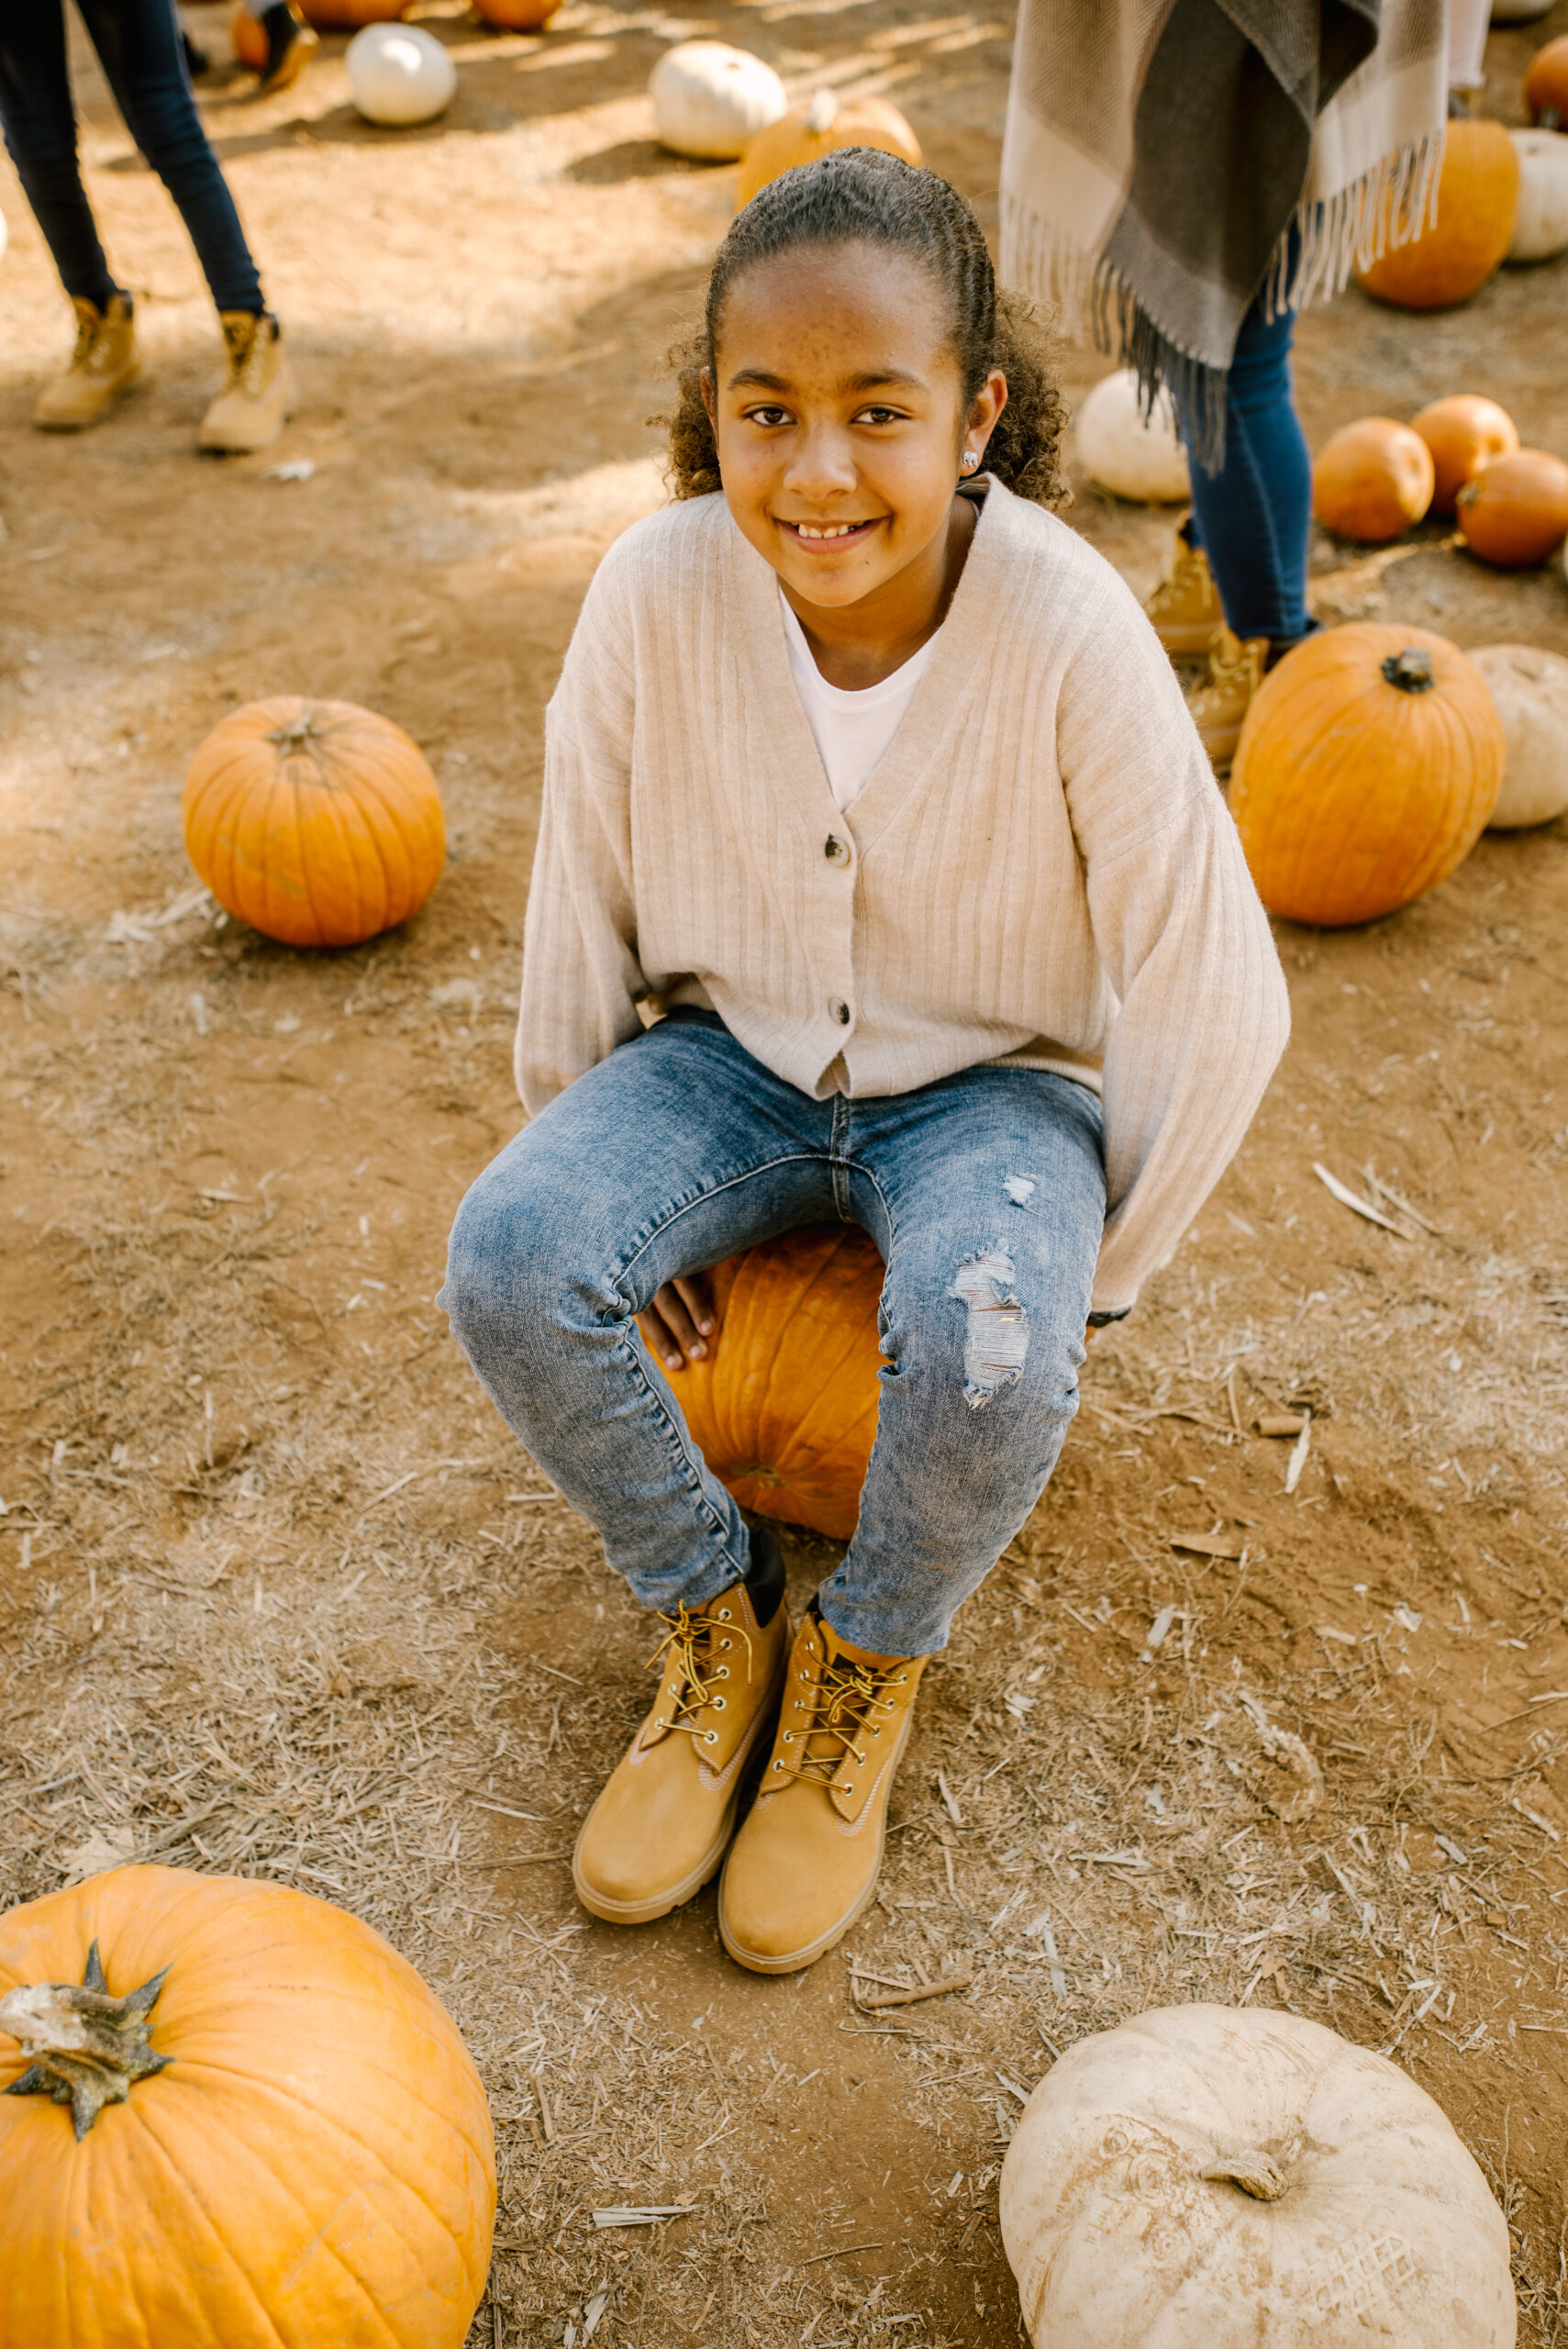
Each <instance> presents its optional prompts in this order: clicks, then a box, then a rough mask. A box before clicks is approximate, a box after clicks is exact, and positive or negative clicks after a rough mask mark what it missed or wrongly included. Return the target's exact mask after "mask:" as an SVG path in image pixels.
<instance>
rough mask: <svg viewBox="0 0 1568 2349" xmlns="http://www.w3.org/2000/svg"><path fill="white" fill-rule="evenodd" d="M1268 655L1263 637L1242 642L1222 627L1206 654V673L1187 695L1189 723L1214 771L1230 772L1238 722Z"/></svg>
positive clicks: (1239, 735) (1253, 692)
mask: <svg viewBox="0 0 1568 2349" xmlns="http://www.w3.org/2000/svg"><path fill="white" fill-rule="evenodd" d="M1268 657H1269V640H1268V638H1267V637H1266V636H1250V637H1248V638H1247V639H1246V640H1245V641H1243V640H1242V639H1241V638H1240V637H1239V636H1232V635H1231V633H1230V630H1229V629H1224V630H1223V631H1222V633H1221V635H1220V639H1219V642H1218V644H1217V645H1216V646H1215V648H1214V651H1212V652H1211V653H1210V654H1209V656H1208V674H1207V677H1206V678H1205V679H1204V682H1203V684H1202V685H1199V686H1198V687H1197V689H1196V691H1195V692H1194V693H1190V694H1189V695H1188V696H1187V707H1188V708H1189V709H1190V710H1191V711H1192V714H1193V723H1194V725H1195V727H1196V728H1197V730H1198V738H1199V740H1201V742H1202V744H1203V747H1204V749H1205V750H1206V751H1207V752H1208V755H1209V758H1210V760H1211V762H1212V763H1213V766H1214V772H1215V774H1229V771H1230V762H1231V761H1232V759H1234V757H1235V756H1236V745H1237V743H1238V742H1239V741H1240V739H1241V721H1242V720H1243V718H1245V717H1246V715H1247V712H1248V710H1249V709H1250V708H1251V702H1252V696H1253V695H1254V694H1255V693H1256V692H1257V690H1258V687H1259V686H1260V685H1262V682H1263V671H1264V668H1265V666H1266V665H1267V662H1268Z"/></svg>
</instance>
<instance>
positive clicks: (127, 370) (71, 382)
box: [33, 294, 141, 432]
mask: <svg viewBox="0 0 1568 2349" xmlns="http://www.w3.org/2000/svg"><path fill="white" fill-rule="evenodd" d="M72 309H73V310H74V311H75V313H76V348H75V350H74V351H72V354H71V364H70V365H69V366H68V367H67V368H66V369H65V370H64V371H63V373H61V374H59V375H56V376H55V378H54V380H53V382H52V383H48V384H45V385H44V387H43V389H42V391H41V392H40V393H39V395H38V398H37V399H36V400H35V401H34V403H33V422H34V423H35V424H36V425H37V426H38V428H39V431H40V432H80V431H82V430H83V428H84V427H85V426H87V425H89V424H96V423H97V421H98V418H99V417H101V416H106V415H107V414H108V412H109V410H110V408H112V407H113V406H114V405H115V403H116V401H117V400H120V399H123V398H124V396H125V395H126V393H127V392H128V391H129V389H130V387H131V385H132V384H135V383H137V382H138V381H139V379H140V375H141V353H140V351H139V350H138V349H137V342H136V305H135V304H134V303H133V302H132V300H131V298H130V295H128V294H115V295H111V296H110V297H109V306H108V308H107V309H106V310H100V309H99V308H98V306H97V304H96V303H95V302H74V301H73V302H72Z"/></svg>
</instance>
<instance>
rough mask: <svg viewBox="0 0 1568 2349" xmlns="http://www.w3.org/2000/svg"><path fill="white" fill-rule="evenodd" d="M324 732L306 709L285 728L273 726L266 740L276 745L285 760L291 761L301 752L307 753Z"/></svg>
mask: <svg viewBox="0 0 1568 2349" xmlns="http://www.w3.org/2000/svg"><path fill="white" fill-rule="evenodd" d="M324 731H325V729H323V728H322V727H319V726H317V723H316V720H315V718H312V716H311V714H310V712H309V710H307V709H306V710H304V711H302V712H301V714H300V715H299V717H298V718H291V719H290V720H289V723H288V724H287V725H286V726H274V727H273V729H272V732H271V733H270V734H269V735H268V737H267V740H268V741H269V742H275V743H276V744H277V746H278V748H279V750H280V751H282V752H283V754H284V758H285V759H293V758H297V757H298V756H299V754H300V752H301V751H308V750H309V748H310V746H311V744H312V743H313V742H319V741H320V740H322V737H323V733H324Z"/></svg>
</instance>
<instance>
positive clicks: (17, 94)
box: [0, 0, 141, 432]
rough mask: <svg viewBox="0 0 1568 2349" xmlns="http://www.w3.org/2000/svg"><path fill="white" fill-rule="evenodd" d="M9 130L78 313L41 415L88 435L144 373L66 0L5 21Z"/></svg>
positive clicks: (37, 0) (45, 421) (36, 413)
mask: <svg viewBox="0 0 1568 2349" xmlns="http://www.w3.org/2000/svg"><path fill="white" fill-rule="evenodd" d="M0 124H3V125H4V127H5V133H6V150H7V151H8V153H9V155H10V157H11V161H13V162H14V163H15V165H16V167H17V177H18V179H19V180H20V181H21V183H22V187H23V190H24V192H25V194H26V195H27V198H28V203H29V204H30V205H31V206H32V208H33V212H34V215H35V216H36V217H37V220H38V224H39V228H40V229H41V230H42V231H43V236H44V241H45V243H46V244H47V245H48V246H49V249H50V252H51V253H52V254H53V256H54V265H55V267H56V268H57V269H58V270H59V272H60V276H61V284H63V285H64V287H65V290H66V292H67V294H68V295H70V296H71V300H72V306H73V307H74V309H75V312H76V349H75V351H74V352H73V354H72V359H71V362H70V364H69V366H68V367H67V368H66V369H65V370H64V372H63V373H61V375H59V376H57V377H55V378H54V379H53V380H52V381H51V382H50V383H49V384H45V386H44V388H43V390H42V391H41V392H40V393H39V397H38V401H37V403H36V405H35V406H34V409H33V421H34V423H35V424H37V425H39V427H41V428H42V429H44V430H45V431H63V432H72V431H79V430H80V429H81V428H82V427H83V425H87V424H92V423H94V422H95V421H96V419H97V418H98V417H100V416H103V415H104V414H105V413H106V411H107V410H108V409H109V408H110V407H111V406H113V405H114V403H115V402H116V400H117V399H118V398H119V397H120V396H121V395H122V394H123V393H125V392H128V390H129V389H130V387H131V385H132V384H134V383H135V382H136V381H137V379H138V377H139V374H140V373H141V361H140V357H139V353H138V351H137V348H136V330H135V326H134V322H133V315H132V313H133V305H132V302H131V297H130V295H128V293H127V292H126V290H125V288H124V287H123V286H121V285H117V284H116V283H115V280H114V277H113V275H112V274H111V273H110V270H109V264H108V262H107V260H106V257H105V253H104V248H103V244H102V242H101V241H100V239H99V236H98V229H97V224H96V222H95V220H94V217H93V207H92V206H91V205H90V204H89V203H88V201H87V194H86V190H85V189H84V188H83V184H82V173H81V168H80V165H79V163H78V161H77V154H76V115H75V109H74V107H73V106H72V100H71V80H70V74H69V72H68V69H67V64H66V48H65V16H64V9H63V6H62V5H61V0H29V5H28V6H26V7H21V8H13V9H7V10H6V11H5V12H4V13H3V14H0Z"/></svg>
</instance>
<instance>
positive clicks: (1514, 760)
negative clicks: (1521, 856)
mask: <svg viewBox="0 0 1568 2349" xmlns="http://www.w3.org/2000/svg"><path fill="white" fill-rule="evenodd" d="M1470 658H1471V660H1472V661H1473V662H1474V663H1475V666H1476V667H1477V668H1478V669H1479V670H1480V672H1481V674H1482V675H1483V676H1484V677H1485V680H1486V683H1487V684H1488V685H1490V686H1491V688H1492V698H1493V700H1494V701H1495V702H1496V705H1497V715H1498V717H1499V718H1501V719H1502V721H1503V731H1504V733H1505V734H1506V735H1507V738H1508V751H1507V759H1506V760H1505V762H1504V765H1503V788H1502V789H1501V791H1500V792H1499V793H1498V794H1497V798H1496V806H1495V807H1493V809H1492V813H1491V814H1490V815H1489V816H1488V817H1487V818H1486V821H1487V823H1488V824H1489V825H1490V826H1491V828H1492V829H1493V830H1494V831H1498V832H1512V831H1517V830H1518V829H1519V827H1520V826H1521V825H1524V824H1550V823H1551V822H1552V821H1553V820H1554V818H1557V817H1559V816H1568V661H1565V660H1564V659H1563V658H1562V654H1561V653H1560V652H1542V651H1540V650H1539V649H1538V648H1537V647H1536V646H1535V645H1533V644H1484V645H1482V646H1481V648H1480V650H1479V651H1474V652H1472V654H1471V655H1470Z"/></svg>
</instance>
